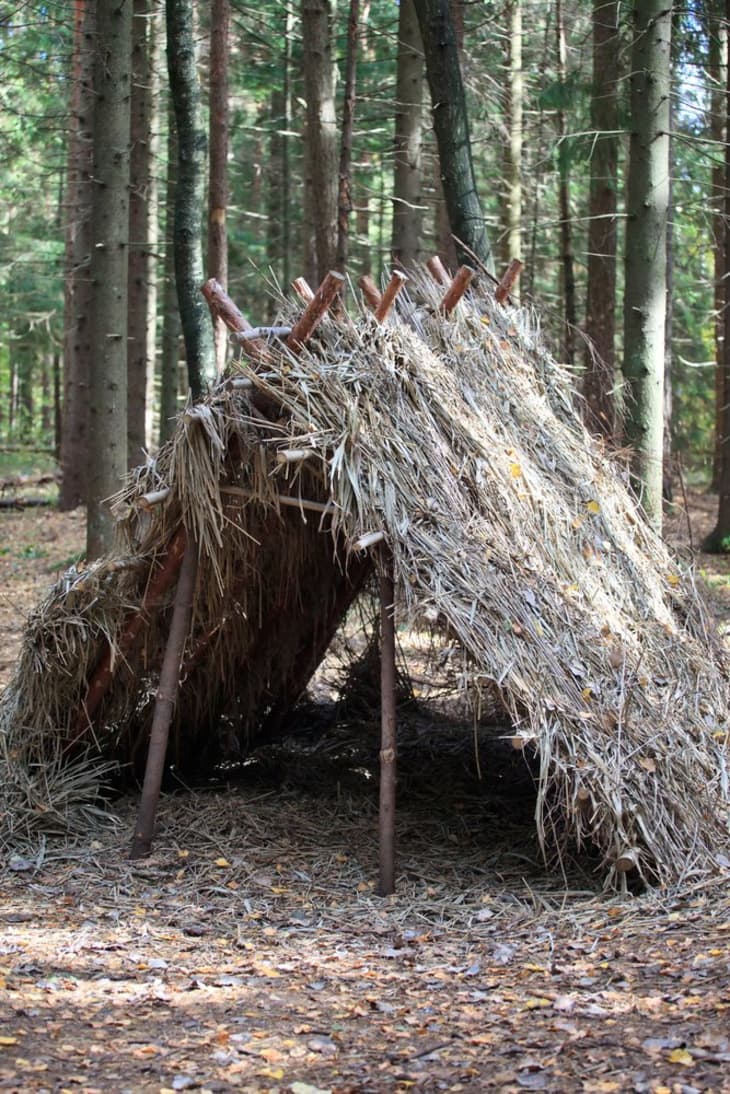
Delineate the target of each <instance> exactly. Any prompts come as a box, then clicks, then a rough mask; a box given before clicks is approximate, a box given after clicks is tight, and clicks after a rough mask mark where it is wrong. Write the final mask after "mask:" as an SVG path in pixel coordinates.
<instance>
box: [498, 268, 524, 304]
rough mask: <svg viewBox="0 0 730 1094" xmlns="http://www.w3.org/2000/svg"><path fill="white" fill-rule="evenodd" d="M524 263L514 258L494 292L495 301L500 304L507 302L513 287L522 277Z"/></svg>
mask: <svg viewBox="0 0 730 1094" xmlns="http://www.w3.org/2000/svg"><path fill="white" fill-rule="evenodd" d="M523 265H524V263H522V262H520V260H519V258H513V259H512V261H511V262H510V264H509V266H508V267H507V269H506V270H505V271H504V273H503V274H502V277H501V279H500V281H499V284H498V285H497V288H496V289H495V290H494V299H495V300H496V301H497V303H498V304H504V302H505V300H506V299H507V297H508V296H509V294H510V292H511V290H512V286H513V285H514V283H515V281H516V280H517V278H518V277H519V276H520V273H521V271H522V268H523Z"/></svg>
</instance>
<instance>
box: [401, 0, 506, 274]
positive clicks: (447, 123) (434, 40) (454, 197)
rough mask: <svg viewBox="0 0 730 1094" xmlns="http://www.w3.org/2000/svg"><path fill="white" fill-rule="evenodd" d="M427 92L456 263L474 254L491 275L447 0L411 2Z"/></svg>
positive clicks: (491, 261)
mask: <svg viewBox="0 0 730 1094" xmlns="http://www.w3.org/2000/svg"><path fill="white" fill-rule="evenodd" d="M415 6H416V13H417V15H418V23H419V26H420V28H421V37H422V39H423V48H424V54H425V58H426V73H427V76H428V85H429V89H430V92H431V109H432V117H433V127H434V133H435V135H436V143H437V145H438V151H439V161H440V164H441V180H442V183H443V188H444V198H445V200H446V208H447V209H448V213H449V221H450V223H451V228H452V232H453V234H454V236H455V237H456V240H457V243H456V249H457V256H458V259H459V261H460V262H473V261H474V259H473V255H476V257H477V259H478V260H479V261H480V262H482V263H483V264H484V266H485V267H486V268H487V269H489V270H490V271H492V270H493V268H494V262H493V259H492V251H491V247H490V244H489V238H488V236H487V230H486V226H485V223H484V215H483V213H482V207H481V202H480V201H479V194H478V192H477V186H476V178H475V175H474V164H473V162H472V149H471V137H470V134H469V119H468V115H467V110H466V99H465V96H464V85H463V83H462V78H461V65H460V63H459V54H458V49H457V40H456V33H455V28H454V22H453V19H452V17H451V13H450V11H449V3H448V0H415Z"/></svg>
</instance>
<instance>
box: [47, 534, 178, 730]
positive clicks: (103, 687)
mask: <svg viewBox="0 0 730 1094" xmlns="http://www.w3.org/2000/svg"><path fill="white" fill-rule="evenodd" d="M186 544H187V534H186V532H185V529H184V528H179V529H178V531H177V532H176V533H175V535H174V536H173V537H172V539H171V540H170V543H169V546H168V548H167V552H166V554H165V556H164V558H163V559H162V563H161V565H160V566H159V568H158V569H157V570H153V571H151V573H150V578H149V581H148V584H147V589H146V590H145V594H144V597H143V599H142V604H141V605H140V607H139V608H138V609H136V610H135V611H134V612H130V614H129V615H128V616H127V617H126V619H125V621H124V624H123V626H122V630H121V633H120V634H119V636H118V638H117V639H116V642H115V643H114V650H113V651H112V647H111V646H109V645H108V644H107V646H106V648H105V650H104V653H103V654H102V656H101V659H100V660H99V663H98V664H97V666H96V668H95V670H94V673H93V675H92V677H91V679H90V680H89V684H88V686H87V689H86V696H85V697H84V699H83V701H82V703H81V705H80V707H79V709H78V711H77V712H76V716H75V718H74V720H73V722H72V723H71V738H70V740H69V742H68V744H67V745H66V747H65V749H64V751H65V752H69V751H71V750H72V749H73V748H74V746H75V745H76V744H77V743H78V742H79V741H80V740H81V738H82V737H84V736H85V735H86V733H87V731H88V730H89V728H90V727H91V725H92V724H93V720H94V716H95V714H96V712H97V711H98V709H99V706H100V704H101V701H102V699H103V698H104V696H105V695H106V693H107V691H108V690H109V688H110V686H111V683H112V680H113V679H114V673H115V672H116V669H117V667H118V666H119V665H120V664H123V663H124V659H125V657H126V655H127V654H128V653H129V651H130V650H131V648H132V646H133V645H134V643H135V641H136V640H137V637H138V636H139V635H140V634H141V632H142V630H143V628H144V627H146V626H147V625H148V624H149V622H150V618H151V616H152V613H153V611H155V609H156V608H158V607H159V605H160V603H161V601H162V598H163V597H164V596H165V594H166V592H167V590H168V589H169V588H170V586H171V585H172V584H173V582H174V581H175V578H176V577H177V575H178V572H179V570H180V566H181V564H182V560H183V555H184V554H185V547H186Z"/></svg>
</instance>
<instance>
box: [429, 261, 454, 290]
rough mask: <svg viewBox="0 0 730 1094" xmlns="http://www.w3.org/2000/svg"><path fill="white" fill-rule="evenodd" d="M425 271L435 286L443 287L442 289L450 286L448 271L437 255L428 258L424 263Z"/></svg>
mask: <svg viewBox="0 0 730 1094" xmlns="http://www.w3.org/2000/svg"><path fill="white" fill-rule="evenodd" d="M426 269H427V270H428V272H429V273H430V274H431V277H432V278H433V279H434V281H435V282H436V283H437V284H439V285H443V286H444V287H445V286H446V285H450V284H451V277H450V276H449V271H448V270H447V269H446V267H445V266H444V264H443V262H442V261H441V259H440V258H439V256H438V255H433V256H432V257H431V258H429V260H428V262H427V263H426Z"/></svg>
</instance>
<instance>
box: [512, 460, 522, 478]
mask: <svg viewBox="0 0 730 1094" xmlns="http://www.w3.org/2000/svg"><path fill="white" fill-rule="evenodd" d="M509 473H510V475H511V476H512V478H513V479H519V477H520V476H521V474H522V468H521V467H520V465H519V464H518V463H511V464H510V465H509Z"/></svg>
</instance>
